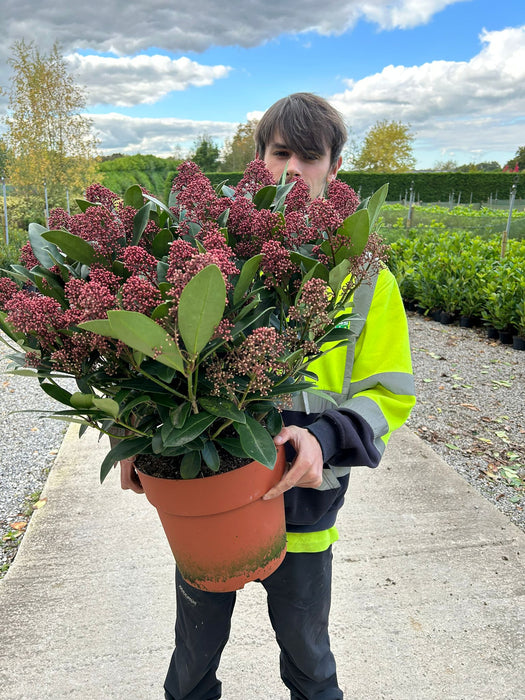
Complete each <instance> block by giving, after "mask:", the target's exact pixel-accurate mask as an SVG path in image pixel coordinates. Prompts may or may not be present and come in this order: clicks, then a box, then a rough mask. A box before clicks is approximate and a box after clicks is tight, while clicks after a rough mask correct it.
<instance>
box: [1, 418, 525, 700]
mask: <svg viewBox="0 0 525 700" xmlns="http://www.w3.org/2000/svg"><path fill="white" fill-rule="evenodd" d="M105 451H106V446H105V444H100V445H99V444H98V443H97V436H96V435H95V434H87V435H85V436H84V437H83V438H82V439H81V440H80V441H79V440H78V439H77V437H76V435H75V434H74V432H73V431H72V430H70V431H69V433H68V434H67V436H66V438H65V441H64V443H63V446H62V449H61V451H60V453H59V455H58V457H57V460H56V463H55V466H54V468H53V469H52V471H51V474H50V476H49V479H48V482H47V485H46V488H45V492H44V494H43V495H44V496H47V499H48V500H47V505H46V506H45V507H44V508H43V509H42V510H39V511H37V512H36V513H35V514H34V516H33V519H32V521H31V524H30V527H29V528H28V532H27V534H26V535H25V537H24V541H23V543H22V546H21V548H20V551H19V553H18V556H17V558H16V560H15V562H14V564H13V565H12V567H11V569H10V570H9V572H8V574H7V576H6V577H5V578H4V579H3V580H2V581H0V619H1V622H0V698H1V699H2V700H29V699H33V700H48V699H49V700H51V699H52V700H61V699H62V698H68V699H69V698H71V699H74V700H76V699H77V698H78V699H80V698H82V699H83V700H129V699H130V698H132V699H133V700H160V699H161V698H163V691H162V683H163V680H164V675H165V671H166V667H167V663H168V660H169V657H170V655H171V651H172V637H173V631H172V629H173V619H174V593H173V586H172V580H173V572H174V566H173V561H172V558H171V553H170V551H169V549H168V545H167V543H166V541H165V539H164V535H163V532H162V530H161V527H160V524H159V522H158V520H157V516H156V513H155V511H154V509H153V508H152V507H151V506H150V505H149V504H148V503H147V501H146V499H145V497H144V496H136V495H135V494H132V493H131V492H123V491H122V490H121V489H120V487H119V483H118V479H117V473H116V472H115V473H112V474H111V476H110V477H109V478H108V480H107V481H106V483H104V485H102V486H100V485H99V483H98V466H99V464H100V462H101V459H102V456H103V455H104V454H105ZM350 484H351V485H350V493H349V497H348V502H347V503H346V505H345V508H344V509H343V511H342V513H341V516H340V519H339V531H340V535H341V540H340V542H338V543H337V544H336V545H335V547H334V560H335V563H334V570H335V579H334V595H333V605H332V625H331V630H332V641H333V648H334V651H335V654H336V657H337V659H338V673H339V678H340V682H341V685H342V687H343V689H344V691H345V698H348V700H350V699H352V700H376V699H378V700H379V699H386V700H433V699H434V698H435V699H437V698H440V699H446V700H483V699H486V700H524V699H525V682H524V681H525V678H524V673H523V669H524V668H525V570H524V565H523V559H524V555H525V534H524V533H523V532H521V530H519V529H518V528H517V527H515V526H514V525H512V524H511V523H510V522H509V521H508V520H507V518H506V517H505V516H504V515H502V514H501V513H500V512H499V511H498V510H496V509H495V508H494V507H493V506H492V505H491V504H490V503H489V502H488V501H486V500H485V499H483V498H482V497H481V496H480V495H478V493H477V492H476V491H475V490H474V489H472V488H471V487H470V486H469V485H468V484H467V483H466V482H464V481H463V480H462V479H461V478H460V477H459V476H458V475H457V474H456V473H455V472H454V471H453V469H451V468H450V467H448V466H447V465H446V464H445V463H444V462H443V461H442V460H441V459H440V458H439V457H438V456H436V454H435V453H434V452H432V450H431V449H430V447H429V446H428V445H427V444H425V443H423V442H422V441H421V440H420V439H419V438H417V437H416V436H414V435H413V434H412V433H410V432H409V431H408V430H407V429H403V430H401V431H399V432H398V433H397V434H396V435H394V437H393V439H392V441H391V443H390V445H389V448H388V450H387V455H386V457H385V459H384V460H383V463H382V465H381V466H380V467H379V468H378V469H377V470H369V469H355V470H354V472H353V475H352V477H351V480H350ZM262 593H263V591H262V587H261V586H259V585H258V584H249V585H248V586H247V587H246V588H245V589H244V590H243V591H241V592H240V593H239V595H238V599H237V600H238V602H237V607H236V611H235V614H234V622H233V632H232V638H231V641H230V643H229V645H228V646H227V648H226V650H225V652H224V656H223V662H222V664H221V669H220V677H221V679H222V681H223V696H224V698H226V699H227V700H286V698H287V697H288V696H287V692H286V690H285V688H284V686H283V685H282V684H281V682H280V680H279V675H278V651H277V646H276V643H275V641H274V640H273V637H272V632H271V629H270V626H269V623H268V620H267V616H266V611H265V601H264V596H263V595H262Z"/></svg>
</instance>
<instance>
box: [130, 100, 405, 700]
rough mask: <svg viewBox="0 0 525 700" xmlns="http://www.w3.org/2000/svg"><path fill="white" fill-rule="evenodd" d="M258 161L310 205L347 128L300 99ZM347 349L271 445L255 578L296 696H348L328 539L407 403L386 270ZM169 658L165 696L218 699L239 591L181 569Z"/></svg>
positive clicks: (400, 319) (277, 121)
mask: <svg viewBox="0 0 525 700" xmlns="http://www.w3.org/2000/svg"><path fill="white" fill-rule="evenodd" d="M255 139H256V148H257V154H258V156H259V157H260V158H262V159H263V160H264V161H265V163H266V165H267V166H268V168H269V169H270V171H271V172H272V174H273V176H274V178H275V179H276V180H279V178H280V177H281V175H282V173H283V171H284V168H285V167H287V171H286V172H287V175H286V177H287V179H288V180H292V179H294V178H302V179H303V180H304V181H305V182H306V183H307V185H308V187H309V189H310V196H311V198H312V199H314V198H316V197H319V196H322V195H323V193H324V190H325V187H326V185H327V184H328V183H329V182H330V180H331V179H333V178H335V177H336V174H337V171H338V169H339V167H340V165H341V150H342V148H343V145H344V143H345V141H346V129H345V126H344V124H343V121H342V119H341V117H340V115H339V114H338V113H337V112H336V111H335V110H334V109H333V108H332V107H331V106H330V105H329V104H328V103H327V102H326V101H325V100H323V99H321V98H319V97H317V96H315V95H312V94H309V93H297V94H294V95H290V96H289V97H286V98H284V99H282V100H279V101H278V102H277V103H275V104H274V105H273V106H272V107H270V109H269V110H268V111H267V112H266V113H265V114H264V116H263V117H262V119H261V121H260V122H259V124H258V126H257V130H256V133H255ZM354 311H356V312H357V313H358V314H359V319H358V320H355V321H352V323H354V326H355V328H356V332H357V338H356V340H355V343H354V344H353V345H349V346H348V347H347V348H343V349H342V353H338V351H334V352H333V353H330V354H328V355H327V356H326V357H325V358H321V360H322V362H321V364H320V365H319V366H318V367H316V373H317V374H318V376H319V382H318V385H319V386H320V388H322V389H324V390H326V391H330V392H332V395H333V396H334V397H335V398H336V400H337V402H338V407H337V408H335V409H334V407H333V405H332V404H331V403H329V402H327V401H326V402H325V401H323V400H321V399H319V398H317V397H315V398H313V397H310V398H308V396H307V395H306V394H304V395H302V396H301V397H299V398H297V399H296V400H295V401H294V406H293V410H290V411H285V412H284V413H283V419H284V424H285V426H286V427H284V428H283V429H282V431H281V432H280V434H279V435H278V436H277V437H276V438H275V442H276V443H277V444H286V447H287V456H288V459H289V461H290V462H291V466H290V468H289V470H288V471H287V472H286V473H285V475H284V476H283V478H282V479H281V481H280V482H279V483H278V484H277V485H276V486H274V487H273V488H272V489H271V490H270V491H269V492H268V493H267V494H266V495H265V496H264V498H275V497H276V496H277V495H279V494H281V493H283V492H284V498H285V510H286V523H287V554H286V557H285V559H284V561H283V563H282V564H281V566H280V567H279V568H278V569H277V571H275V572H274V573H273V574H272V575H271V576H269V577H268V578H267V579H265V580H264V581H262V582H261V583H262V585H263V586H264V588H265V589H266V592H267V595H268V610H269V615H270V620H271V623H272V625H273V628H274V630H275V634H276V639H277V642H278V644H279V646H280V649H281V655H280V670H281V678H282V680H283V682H284V683H285V685H286V686H287V687H288V688H289V690H290V697H291V698H292V700H338V699H340V698H342V697H343V693H342V691H341V689H340V688H339V685H338V682H337V676H336V668H335V660H334V657H333V654H332V652H331V650H330V640H329V635H328V617H329V611H330V602H331V577H332V543H333V542H335V541H336V540H337V530H336V528H335V521H336V517H337V512H338V510H339V508H340V507H341V506H342V504H343V500H344V496H345V492H346V489H347V486H348V479H349V474H350V469H351V467H352V466H369V467H375V466H376V465H377V464H378V463H379V461H380V459H381V455H382V454H383V451H384V449H385V446H386V443H387V441H388V437H389V435H390V433H391V432H392V431H393V430H395V429H396V428H398V427H399V426H401V425H402V424H403V423H404V422H405V420H406V418H407V417H408V415H409V413H410V410H411V408H412V406H413V404H414V386H413V378H412V369H411V361H410V350H409V343H408V332H407V324H406V317H405V313H404V309H403V305H402V302H401V298H400V295H399V291H398V289H397V285H396V283H395V280H394V278H393V276H392V275H391V273H390V272H389V271H388V270H387V269H384V270H382V271H381V272H380V273H379V275H378V276H377V277H376V279H374V280H372V281H371V282H370V283H367V284H362V285H361V286H360V287H359V289H358V290H357V292H356V294H355V296H354ZM121 474H122V487H123V488H132V489H133V490H135V491H138V492H140V491H141V488H140V484H138V483H137V479H136V475H135V474H134V473H133V469H132V464H131V463H130V462H129V461H125V462H123V463H122V472H121ZM176 593H177V622H176V626H175V637H176V639H175V641H176V646H175V651H174V653H173V656H172V660H171V664H170V667H169V670H168V674H167V677H166V681H165V685H164V688H165V697H166V698H168V699H171V700H215V699H216V698H219V697H220V696H221V683H220V681H219V680H218V679H217V676H216V671H217V668H218V666H219V661H220V657H221V653H222V650H223V648H224V646H225V644H226V642H227V640H228V636H229V632H230V619H231V615H232V612H233V608H234V604H235V593H208V592H204V591H200V590H197V589H195V588H193V587H192V586H190V585H189V584H187V583H186V582H185V581H184V580H183V579H182V577H181V576H180V574H179V572H178V571H177V573H176Z"/></svg>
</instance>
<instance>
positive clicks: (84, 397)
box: [70, 391, 95, 410]
mask: <svg viewBox="0 0 525 700" xmlns="http://www.w3.org/2000/svg"><path fill="white" fill-rule="evenodd" d="M94 398H95V395H94V394H83V393H82V392H80V391H75V393H74V394H71V397H70V405H71V406H73V408H78V409H79V410H82V409H85V408H93V405H94V404H93V399H94Z"/></svg>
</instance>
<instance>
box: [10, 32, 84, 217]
mask: <svg viewBox="0 0 525 700" xmlns="http://www.w3.org/2000/svg"><path fill="white" fill-rule="evenodd" d="M9 64H10V65H11V68H12V71H13V74H12V78H11V86H10V91H9V107H8V114H7V117H6V118H5V124H6V127H7V129H6V136H5V138H6V142H7V146H8V148H9V152H10V155H11V158H10V164H9V180H10V183H11V184H12V185H14V186H15V187H16V189H17V191H18V193H19V194H21V195H22V196H24V198H25V199H26V200H31V198H32V197H33V198H34V197H35V195H37V194H38V195H39V196H41V195H42V192H43V184H44V182H45V183H46V185H47V190H48V198H49V204H50V206H57V205H61V206H64V203H65V197H66V188H67V189H68V190H69V192H70V193H71V194H72V195H73V196H74V195H77V194H80V193H81V192H82V190H83V189H84V187H85V186H86V185H87V184H89V183H90V182H92V181H93V178H94V174H95V156H96V139H95V137H94V136H93V133H92V123H91V120H90V119H88V118H87V117H86V116H85V115H84V114H83V110H84V109H85V106H86V95H85V93H84V91H83V90H82V89H81V88H80V87H79V86H78V85H76V84H75V82H74V80H73V77H72V76H71V75H70V74H69V72H68V68H67V64H66V61H65V60H64V58H63V56H62V55H61V53H60V51H59V47H58V45H57V44H55V45H54V46H53V48H52V50H51V51H50V53H49V54H44V53H41V52H40V51H39V50H38V48H36V47H35V46H34V45H33V43H29V44H26V43H25V42H24V41H23V40H22V41H17V42H15V44H13V46H12V48H11V56H10V59H9Z"/></svg>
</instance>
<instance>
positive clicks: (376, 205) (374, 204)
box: [367, 182, 388, 231]
mask: <svg viewBox="0 0 525 700" xmlns="http://www.w3.org/2000/svg"><path fill="white" fill-rule="evenodd" d="M387 194H388V182H386V183H385V184H384V185H383V186H382V187H380V188H379V189H378V190H377V191H376V192H374V194H373V195H372V196H371V197H370V200H369V202H368V206H367V210H368V215H369V217H370V231H372V230H373V227H374V224H375V222H376V221H377V217H378V216H379V213H380V211H381V207H382V206H383V204H384V203H385V200H386V196H387Z"/></svg>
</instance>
